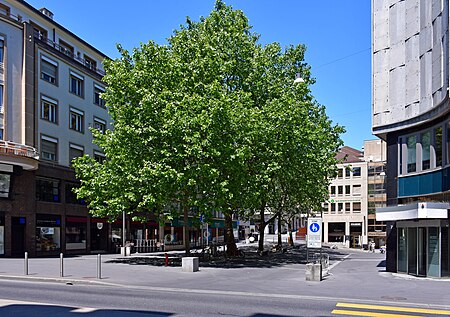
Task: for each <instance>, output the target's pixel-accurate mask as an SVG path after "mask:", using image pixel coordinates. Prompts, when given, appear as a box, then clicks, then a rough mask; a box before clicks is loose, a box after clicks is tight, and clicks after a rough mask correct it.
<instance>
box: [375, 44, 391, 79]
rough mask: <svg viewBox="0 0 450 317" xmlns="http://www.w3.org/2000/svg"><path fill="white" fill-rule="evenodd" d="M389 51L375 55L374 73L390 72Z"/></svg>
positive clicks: (378, 52)
mask: <svg viewBox="0 0 450 317" xmlns="http://www.w3.org/2000/svg"><path fill="white" fill-rule="evenodd" d="M389 55H390V54H389V49H384V50H381V51H377V52H375V53H373V73H374V74H378V73H381V72H387V71H389Z"/></svg>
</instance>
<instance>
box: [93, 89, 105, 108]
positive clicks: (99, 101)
mask: <svg viewBox="0 0 450 317" xmlns="http://www.w3.org/2000/svg"><path fill="white" fill-rule="evenodd" d="M104 92H105V89H104V88H103V87H101V86H99V85H97V84H94V104H96V105H97V106H100V107H105V101H104V100H103V99H102V98H101V94H102V93H104Z"/></svg>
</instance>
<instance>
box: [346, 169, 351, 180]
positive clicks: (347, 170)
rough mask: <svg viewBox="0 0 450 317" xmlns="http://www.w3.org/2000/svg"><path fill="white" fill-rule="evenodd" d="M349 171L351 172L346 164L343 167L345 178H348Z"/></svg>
mask: <svg viewBox="0 0 450 317" xmlns="http://www.w3.org/2000/svg"><path fill="white" fill-rule="evenodd" d="M350 172H351V170H350V167H348V166H347V167H346V168H345V178H350Z"/></svg>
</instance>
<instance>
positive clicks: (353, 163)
mask: <svg viewBox="0 0 450 317" xmlns="http://www.w3.org/2000/svg"><path fill="white" fill-rule="evenodd" d="M337 159H339V160H343V162H342V163H340V164H338V165H337V168H338V174H337V177H336V178H335V179H333V180H332V181H331V184H330V186H329V192H330V199H329V200H328V202H326V203H324V204H323V210H322V215H323V241H324V242H325V243H339V244H342V245H344V246H346V247H352V248H361V247H363V246H364V245H367V242H368V239H367V237H368V234H367V215H368V210H367V206H368V205H367V198H368V197H367V163H366V162H365V161H364V153H363V152H361V151H359V150H356V149H353V148H351V147H349V146H344V147H343V148H342V149H341V150H340V151H339V153H338V154H337Z"/></svg>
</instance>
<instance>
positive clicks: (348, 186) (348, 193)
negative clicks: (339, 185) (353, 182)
mask: <svg viewBox="0 0 450 317" xmlns="http://www.w3.org/2000/svg"><path fill="white" fill-rule="evenodd" d="M345 196H350V185H345Z"/></svg>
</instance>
